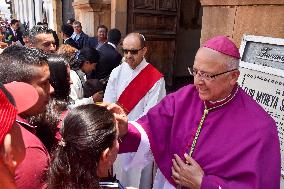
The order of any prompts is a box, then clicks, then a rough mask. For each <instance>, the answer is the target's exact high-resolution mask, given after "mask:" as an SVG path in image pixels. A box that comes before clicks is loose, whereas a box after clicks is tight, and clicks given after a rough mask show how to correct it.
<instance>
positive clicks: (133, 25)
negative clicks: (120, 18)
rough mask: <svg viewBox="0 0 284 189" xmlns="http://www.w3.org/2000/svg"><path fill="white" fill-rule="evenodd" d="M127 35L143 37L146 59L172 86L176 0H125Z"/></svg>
mask: <svg viewBox="0 0 284 189" xmlns="http://www.w3.org/2000/svg"><path fill="white" fill-rule="evenodd" d="M127 6H128V8H127V9H128V10H127V11H128V12H127V33H130V32H139V33H141V34H143V35H144V36H145V38H146V45H147V47H148V53H147V55H146V59H147V61H148V62H150V63H151V64H152V65H154V66H155V67H156V68H157V69H158V70H159V71H161V72H162V73H163V74H164V75H165V79H166V84H167V85H168V86H171V85H172V83H173V82H172V81H173V66H174V64H175V57H176V35H177V29H178V20H179V12H180V0H128V5H127Z"/></svg>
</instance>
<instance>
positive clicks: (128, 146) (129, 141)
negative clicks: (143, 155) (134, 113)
mask: <svg viewBox="0 0 284 189" xmlns="http://www.w3.org/2000/svg"><path fill="white" fill-rule="evenodd" d="M140 141H141V134H140V132H139V131H138V129H137V128H136V127H134V126H133V125H132V124H131V123H128V133H127V134H126V135H125V136H124V137H123V138H121V142H120V143H119V152H118V153H120V154H122V153H128V152H136V151H137V149H138V147H139V144H140Z"/></svg>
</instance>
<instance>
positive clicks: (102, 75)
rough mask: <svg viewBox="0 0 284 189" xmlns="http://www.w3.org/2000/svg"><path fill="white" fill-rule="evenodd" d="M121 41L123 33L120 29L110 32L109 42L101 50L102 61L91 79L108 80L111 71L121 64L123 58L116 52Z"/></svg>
mask: <svg viewBox="0 0 284 189" xmlns="http://www.w3.org/2000/svg"><path fill="white" fill-rule="evenodd" d="M120 39H121V33H120V31H119V30H118V29H116V28H114V29H111V30H110V31H109V32H108V41H107V42H106V43H105V44H103V45H102V46H101V47H100V49H99V52H100V60H99V63H98V64H97V66H96V70H95V71H93V72H92V74H91V76H90V78H92V79H99V80H101V79H107V78H108V77H109V75H110V73H111V71H112V70H113V69H114V68H115V67H117V66H118V65H119V64H120V62H121V59H122V56H121V54H119V52H117V50H116V47H117V45H118V44H119V42H120Z"/></svg>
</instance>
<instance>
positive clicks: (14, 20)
mask: <svg viewBox="0 0 284 189" xmlns="http://www.w3.org/2000/svg"><path fill="white" fill-rule="evenodd" d="M17 22H19V20H17V19H12V20H11V25H14V24H16V23H17Z"/></svg>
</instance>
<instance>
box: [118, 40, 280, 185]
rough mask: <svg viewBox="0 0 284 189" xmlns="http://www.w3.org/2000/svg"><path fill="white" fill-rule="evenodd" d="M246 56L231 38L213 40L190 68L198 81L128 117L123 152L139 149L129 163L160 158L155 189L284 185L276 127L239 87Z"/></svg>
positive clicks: (140, 164) (133, 163)
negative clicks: (139, 114)
mask: <svg viewBox="0 0 284 189" xmlns="http://www.w3.org/2000/svg"><path fill="white" fill-rule="evenodd" d="M239 58H240V55H239V52H238V49H237V48H236V46H235V45H234V43H233V42H231V41H230V40H229V39H228V38H227V37H224V36H218V37H215V38H213V39H211V40H209V41H207V42H206V43H205V44H204V45H203V47H201V48H200V49H199V51H198V52H197V55H196V57H195V61H194V66H193V69H191V73H192V75H193V76H194V85H188V86H186V87H183V88H182V89H180V90H178V91H177V92H175V93H172V94H169V95H168V96H166V97H165V98H164V99H163V100H162V101H161V102H160V103H159V104H158V105H156V106H155V107H153V108H152V109H150V111H149V112H148V113H147V114H146V115H145V116H144V117H142V118H140V119H139V120H137V121H136V122H129V123H128V133H127V134H126V135H125V136H124V137H123V138H122V142H121V144H120V153H129V152H135V153H134V154H133V157H132V159H129V166H145V165H147V163H149V162H150V161H152V160H155V162H156V163H157V166H158V170H157V173H156V177H155V180H154V184H153V188H154V189H172V188H176V187H178V188H191V189H199V188H201V189H279V188H280V145H279V139H278V135H277V127H276V124H275V122H274V120H273V119H272V118H271V117H270V116H269V115H268V114H267V113H266V112H265V110H264V109H263V108H262V107H261V106H260V105H258V104H257V103H256V102H255V101H254V100H253V99H252V98H251V97H250V96H249V95H247V94H246V93H245V92H244V91H243V90H242V89H241V87H239V86H238V84H237V79H238V76H239V70H238V60H239ZM126 128H127V127H126ZM184 154H186V155H184ZM126 169H127V167H126Z"/></svg>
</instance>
